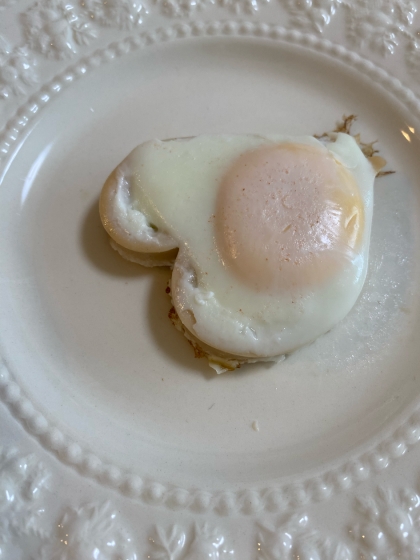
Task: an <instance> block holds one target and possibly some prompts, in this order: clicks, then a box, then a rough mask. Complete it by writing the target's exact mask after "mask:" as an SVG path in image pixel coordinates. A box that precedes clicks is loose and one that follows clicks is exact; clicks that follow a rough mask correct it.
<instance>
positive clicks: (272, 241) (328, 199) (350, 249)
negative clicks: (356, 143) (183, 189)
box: [215, 143, 364, 293]
mask: <svg viewBox="0 0 420 560" xmlns="http://www.w3.org/2000/svg"><path fill="white" fill-rule="evenodd" d="M215 228H216V233H215V237H216V243H217V249H218V252H219V256H220V258H221V260H222V262H223V263H224V265H225V266H226V268H228V269H230V270H231V271H232V272H233V273H234V274H235V275H236V276H237V277H239V278H240V279H241V281H242V282H245V283H246V284H248V285H250V286H251V287H252V288H253V289H255V290H258V291H264V292H271V293H276V292H279V291H280V290H282V291H283V290H285V289H289V290H295V289H299V288H302V287H305V288H306V289H308V288H309V289H311V287H313V288H315V287H317V286H319V285H322V283H324V282H325V281H326V280H327V279H331V278H333V277H334V276H335V275H336V274H337V273H338V272H339V271H340V270H342V269H343V267H345V265H346V264H348V263H349V262H353V261H354V259H355V258H356V257H357V250H358V248H359V247H360V245H361V243H362V238H363V230H364V211H363V202H362V198H361V195H360V192H359V188H358V186H357V184H356V181H355V179H354V178H353V176H352V175H351V174H350V172H349V171H348V170H347V169H346V168H345V167H344V166H343V165H341V164H340V163H339V162H337V161H336V160H335V159H334V157H333V156H332V154H331V153H330V152H328V150H327V149H324V148H322V147H317V146H311V145H304V144H293V143H290V144H281V145H274V146H264V147H261V148H257V149H256V150H252V151H250V152H247V153H244V154H243V155H241V156H240V157H239V158H238V159H237V160H236V161H235V162H234V163H233V165H232V166H231V167H230V169H229V170H228V171H227V173H226V174H225V176H224V177H223V179H222V181H221V184H220V190H219V192H218V198H217V211H216V219H215Z"/></svg>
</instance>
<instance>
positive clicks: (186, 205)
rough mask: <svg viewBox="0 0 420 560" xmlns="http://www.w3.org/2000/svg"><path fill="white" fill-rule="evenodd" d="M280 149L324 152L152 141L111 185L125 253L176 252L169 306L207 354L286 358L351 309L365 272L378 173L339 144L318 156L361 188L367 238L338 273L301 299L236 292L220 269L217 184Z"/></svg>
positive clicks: (341, 137)
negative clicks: (254, 157)
mask: <svg viewBox="0 0 420 560" xmlns="http://www.w3.org/2000/svg"><path fill="white" fill-rule="evenodd" d="M281 143H293V144H306V145H309V146H317V147H319V146H323V144H321V143H320V142H319V141H318V140H316V139H315V138H313V137H311V136H301V137H289V136H282V135H266V136H260V135H238V136H228V135H224V136H198V137H196V138H193V139H189V140H172V141H163V142H162V141H159V140H153V141H150V142H146V143H145V144H142V145H141V146H139V147H137V148H136V149H135V150H134V151H133V152H132V153H131V154H130V155H129V156H128V157H127V158H126V160H124V162H123V163H122V164H121V166H120V168H119V170H117V172H116V175H115V177H114V179H113V181H114V182H115V183H117V182H118V181H120V183H121V182H124V185H126V187H127V188H125V189H122V190H121V194H120V195H119V196H115V192H117V190H118V186H117V185H116V186H115V189H116V191H115V192H114V198H116V200H117V202H116V203H115V204H114V205H113V214H112V216H111V218H112V220H114V223H115V222H116V223H118V224H119V225H120V226H121V228H122V229H124V228H125V230H126V231H127V232H128V233H129V236H131V237H132V239H133V240H134V241H133V244H132V245H131V246H130V247H127V248H128V249H133V247H135V246H137V247H139V248H138V249H134V250H139V251H149V252H159V251H168V250H173V249H174V247H179V253H178V256H177V257H176V260H175V264H174V270H173V275H172V299H173V303H174V306H175V309H176V312H177V314H178V316H179V318H180V319H181V321H182V323H183V324H184V325H185V327H186V328H187V329H188V330H189V331H190V332H191V333H192V334H193V335H194V336H195V337H197V338H198V339H199V340H201V341H203V342H204V343H205V344H207V345H209V346H210V347H212V348H215V349H218V350H220V351H222V352H226V353H230V354H234V355H238V356H243V357H247V358H256V357H261V358H269V357H275V356H280V355H284V354H286V353H289V352H291V351H293V350H294V349H296V348H298V347H300V346H302V345H304V344H307V343H309V342H311V341H313V340H315V339H316V338H317V337H318V336H320V335H321V334H323V333H325V332H327V331H329V330H330V329H331V328H332V327H333V326H334V325H335V324H336V323H337V322H339V321H340V320H341V319H343V318H344V317H345V316H346V315H347V313H348V312H349V311H350V309H351V308H352V307H353V305H354V304H355V302H356V300H357V298H358V296H359V294H360V291H361V289H362V287H363V283H364V281H365V277H366V272H367V264H368V255H369V239H370V231H371V222H372V211H373V183H374V178H375V170H374V169H373V167H372V165H371V164H370V163H369V161H368V160H367V159H366V158H365V156H364V155H363V153H362V152H361V150H360V148H359V146H358V145H357V143H356V141H355V140H354V139H353V138H352V137H351V136H349V135H346V134H338V135H337V138H336V140H335V142H330V143H328V144H326V145H325V148H326V149H327V150H328V152H329V153H330V154H332V156H333V157H334V158H335V160H336V161H337V162H339V163H340V164H341V165H343V166H344V167H345V168H346V169H347V170H349V171H350V173H351V175H352V176H353V178H354V180H355V182H356V184H357V185H358V188H359V191H360V196H361V198H362V201H363V208H364V230H363V234H362V241H361V243H360V245H359V248H358V250H357V251H356V252H355V254H354V255H353V257H352V258H351V259H347V260H346V263H345V266H343V267H342V269H341V271H340V273H339V274H335V275H334V277H332V278H329V279H327V280H326V281H325V282H323V283H322V284H321V285H319V286H316V287H314V286H313V285H312V284H311V283H310V282H308V287H307V288H306V289H305V288H302V289H300V290H299V292H298V293H294V294H291V293H289V292H287V291H286V292H284V293H282V292H279V293H276V294H270V293H265V292H263V291H262V292H261V291H255V290H253V289H252V288H251V287H250V286H249V285H247V284H246V283H245V282H241V281H240V279H238V277H237V276H236V275H234V274H233V273H232V270H230V268H229V266H227V263H226V262H224V260H223V256H222V255H221V253H220V251H219V249H218V246H217V240H216V235H215V215H216V211H217V209H216V199H217V193H218V189H219V186H220V183H221V180H222V178H223V176H224V175H225V173H226V171H227V170H228V168H229V166H230V165H231V164H232V162H234V161H235V160H236V159H237V158H238V157H239V156H240V155H241V154H243V153H244V152H247V151H249V150H252V149H255V148H258V147H261V146H266V145H276V144H281ZM325 148H324V149H325ZM111 190H112V189H111ZM111 235H112V233H111ZM250 235H252V231H250ZM136 240H137V241H138V240H139V243H138V244H137V245H136V242H137V241H136ZM116 241H117V242H119V239H116ZM123 244H124V243H123Z"/></svg>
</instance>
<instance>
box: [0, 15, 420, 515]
mask: <svg viewBox="0 0 420 560" xmlns="http://www.w3.org/2000/svg"><path fill="white" fill-rule="evenodd" d="M212 36H231V37H236V36H238V37H243V36H245V37H247V36H248V37H260V38H265V39H270V40H273V41H285V42H288V43H291V44H296V45H300V46H303V47H307V48H310V49H311V50H312V51H316V52H319V53H323V54H327V55H329V56H331V57H334V58H336V59H338V60H339V61H341V62H343V63H345V64H347V65H348V66H350V67H352V68H354V69H356V70H358V71H359V72H361V73H362V74H364V75H366V76H368V77H369V78H370V79H371V80H373V81H374V82H376V83H377V84H380V85H382V86H384V87H385V88H386V90H387V91H388V92H389V93H391V94H392V95H393V96H394V97H395V98H396V99H398V100H399V101H400V102H401V103H403V104H404V105H405V107H407V108H408V109H409V110H410V111H411V112H412V114H414V115H415V116H417V117H418V118H420V101H419V100H418V99H417V98H416V96H415V95H414V93H413V92H412V91H411V90H409V89H408V88H406V87H404V86H403V84H402V83H401V82H400V81H399V80H398V79H396V78H393V77H392V76H390V75H389V74H388V73H387V72H386V71H385V70H383V69H381V68H379V67H377V66H375V65H374V64H373V63H372V62H370V61H368V60H365V59H363V58H362V57H361V56H359V55H358V54H356V53H354V52H351V51H349V50H347V49H346V48H345V47H343V46H341V45H337V44H334V43H332V42H331V41H328V40H325V39H322V38H320V37H318V36H315V35H307V34H303V33H301V32H299V31H296V30H287V29H284V28H283V27H280V26H276V25H269V24H265V23H254V22H236V21H219V22H199V21H198V22H193V23H189V24H186V23H179V24H175V25H172V26H170V27H167V28H163V29H162V28H160V29H156V30H155V31H150V32H145V33H142V34H140V35H135V36H131V37H128V38H126V39H124V40H122V41H120V42H117V43H111V44H110V45H109V46H108V47H106V48H104V49H101V50H97V51H95V52H94V53H93V54H92V55H90V56H89V57H84V58H82V59H81V60H80V61H79V62H78V63H77V64H75V65H72V66H69V67H68V68H67V69H66V70H64V71H63V72H61V73H60V74H58V75H57V76H56V77H55V78H53V79H52V80H51V81H50V82H48V83H47V84H45V85H44V86H42V87H41V89H40V90H39V91H38V92H37V93H35V94H34V95H32V96H31V97H29V99H28V100H27V102H26V103H25V104H24V105H22V106H21V107H20V108H19V109H18V110H17V112H16V114H15V115H14V116H13V117H12V118H11V119H10V120H9V122H8V123H7V124H6V126H5V128H4V130H3V131H2V132H1V134H0V164H2V163H4V162H5V160H6V158H7V156H8V154H9V153H10V152H11V150H12V148H13V146H14V145H15V144H16V142H17V141H18V139H19V138H20V136H21V135H22V133H23V132H24V131H25V129H26V127H27V126H28V124H29V123H31V121H32V120H33V119H34V118H35V117H36V115H37V114H38V113H39V111H40V110H42V108H43V107H44V106H46V105H48V102H49V101H50V100H51V99H53V98H54V97H55V96H57V95H59V94H60V92H61V91H62V90H64V89H65V88H66V87H68V86H69V85H71V84H72V83H73V82H74V81H76V80H77V79H79V78H81V77H83V76H84V75H86V74H87V73H88V72H91V71H92V70H94V69H95V68H96V67H97V66H99V65H101V64H103V63H107V62H111V61H113V60H114V59H115V58H118V57H120V56H123V55H125V54H127V53H129V52H132V51H134V50H136V49H139V48H142V47H146V46H147V45H153V44H155V43H160V42H165V41H169V40H176V39H181V38H188V37H212ZM0 395H1V398H2V400H3V401H4V402H5V403H6V404H7V405H8V407H9V410H10V411H11V413H12V414H13V415H14V416H15V417H16V418H17V419H19V420H20V421H21V422H22V423H23V425H24V426H25V428H26V429H27V430H28V432H29V433H31V434H32V435H33V436H34V437H36V438H37V439H38V441H40V442H41V443H42V445H43V446H44V447H45V448H46V449H48V450H49V451H51V452H52V453H54V454H55V455H56V456H57V457H58V458H59V459H60V460H61V461H62V462H63V463H66V464H68V465H71V466H73V467H74V468H75V469H77V470H78V471H79V472H80V474H82V475H83V476H87V477H90V478H94V479H96V480H97V481H98V482H100V483H101V484H103V485H105V486H108V487H110V488H114V489H116V490H119V491H120V492H121V493H123V494H126V495H128V496H130V497H131V498H137V499H140V500H142V501H143V502H145V503H147V504H152V505H164V506H166V507H168V508H170V509H174V510H179V509H189V510H191V511H194V512H200V513H204V512H210V511H212V512H214V513H216V514H218V515H223V516H228V515H232V514H237V513H243V514H246V515H250V514H257V513H259V512H261V511H267V512H273V513H274V512H281V511H285V510H287V509H288V508H296V507H299V506H302V505H304V504H308V503H310V502H315V501H321V500H325V499H328V498H329V497H330V496H332V495H333V494H334V493H336V492H340V491H342V490H347V489H348V488H350V487H351V486H353V485H354V484H356V483H358V482H359V481H362V480H365V479H366V478H367V477H368V476H369V474H370V473H371V472H378V471H380V470H382V469H384V468H386V467H387V466H388V464H389V462H390V461H391V460H392V459H395V458H397V457H400V456H401V455H404V453H405V452H406V451H407V449H408V447H409V446H411V445H413V444H414V443H416V442H417V441H418V440H419V439H420V410H418V411H416V412H414V413H413V414H412V415H411V416H410V417H409V418H408V419H407V420H406V421H405V422H404V423H403V425H402V426H401V427H400V428H399V429H397V430H396V431H395V433H393V434H392V435H391V436H389V437H387V438H386V439H385V440H384V441H382V442H381V443H380V444H379V445H377V446H375V447H374V448H373V449H371V450H370V451H369V452H366V453H364V454H363V455H361V456H357V457H354V458H353V459H352V460H350V461H347V462H345V463H343V464H342V465H340V466H339V467H337V468H335V469H332V470H329V471H326V472H325V473H323V474H322V475H319V476H314V477H310V478H307V479H306V480H303V481H302V482H299V483H291V484H288V485H283V486H279V487H276V488H265V489H262V490H243V491H237V492H206V491H201V490H197V489H194V490H189V489H183V488H177V487H174V486H164V485H162V484H160V483H158V482H154V481H149V480H143V479H142V478H140V477H139V476H137V475H136V474H132V473H127V472H123V471H122V470H121V469H120V468H118V467H116V466H114V465H110V464H105V463H103V462H102V461H101V459H99V458H98V457H97V456H95V455H93V454H92V453H90V452H89V451H88V450H85V449H82V448H81V447H80V445H79V444H78V443H76V442H74V441H72V440H71V439H70V438H68V437H67V436H65V435H64V434H63V433H61V432H60V431H59V430H58V429H57V428H55V427H54V426H53V425H51V424H50V423H49V422H48V421H47V420H46V418H45V417H44V416H42V415H41V414H40V413H39V412H38V411H36V410H35V408H34V406H33V405H32V403H31V402H30V401H29V400H28V399H27V398H26V396H25V395H24V394H23V392H22V391H21V389H20V387H19V385H18V384H17V383H16V382H15V381H14V380H13V379H12V377H11V375H10V374H9V372H8V370H7V368H6V366H4V365H3V366H2V368H1V371H0Z"/></svg>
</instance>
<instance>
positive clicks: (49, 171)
mask: <svg viewBox="0 0 420 560" xmlns="http://www.w3.org/2000/svg"><path fill="white" fill-rule="evenodd" d="M345 113H346V114H349V113H356V114H357V115H358V124H357V126H356V129H357V131H361V132H362V135H363V137H364V138H366V139H367V140H371V139H376V138H378V140H379V147H380V148H381V154H383V155H384V157H385V158H386V159H387V160H388V162H389V163H388V166H389V167H390V168H393V169H394V170H396V171H397V173H396V174H395V175H392V176H389V177H387V178H384V179H381V180H378V181H377V182H376V187H375V210H374V222H373V233H372V244H371V260H370V269H369V276H368V280H367V283H366V286H365V288H364V291H363V294H362V296H361V298H360V299H359V301H358V303H357V305H356V306H355V308H354V309H353V311H352V312H351V313H350V314H349V316H348V317H347V318H346V319H345V320H344V321H343V322H342V323H340V324H339V325H337V327H336V328H334V329H333V330H332V331H331V332H330V333H328V334H327V335H325V336H323V337H321V338H320V339H319V340H318V341H317V342H316V343H314V344H313V345H311V346H309V347H307V348H305V349H302V350H300V351H298V352H296V353H295V354H294V355H293V356H291V357H290V358H288V359H287V360H286V361H285V362H283V363H280V364H277V365H275V366H271V367H269V366H266V365H261V364H260V365H255V366H247V367H244V368H242V369H241V370H240V371H238V372H235V373H233V374H229V375H223V376H218V377H216V376H214V375H212V370H210V369H209V368H208V367H207V365H206V363H205V361H203V360H196V359H194V357H193V355H192V351H191V348H190V347H189V345H188V343H187V342H186V340H185V339H184V338H183V336H182V335H181V334H180V333H178V332H177V331H175V330H174V328H173V327H172V325H171V324H170V321H169V319H168V318H167V313H168V311H169V308H170V300H169V298H168V297H167V295H166V294H165V288H166V283H167V280H168V278H169V274H170V273H169V271H167V270H148V269H143V268H142V267H140V266H137V265H134V264H131V263H127V262H125V261H123V260H122V259H121V258H120V257H119V256H118V255H117V254H116V253H115V252H114V251H112V249H111V248H110V247H109V245H108V242H107V239H106V235H105V233H104V231H103V229H102V226H101V224H100V221H99V216H98V212H97V201H98V196H99V193H100V189H101V187H102V184H103V182H104V181H105V179H106V177H107V175H108V174H109V173H110V172H111V171H112V169H113V168H114V167H115V166H116V165H117V164H118V163H119V162H120V161H121V160H122V159H123V158H124V157H125V156H126V155H127V154H128V153H129V152H130V151H131V150H132V148H134V147H135V146H136V145H137V144H139V143H141V142H143V141H145V140H147V139H150V138H171V137H177V136H191V135H197V134H201V133H214V134H216V133H246V132H257V133H274V132H276V133H284V134H296V135H302V134H314V133H320V132H323V131H324V130H326V129H328V128H332V127H333V126H334V124H335V121H336V120H337V119H339V118H340V117H341V116H342V115H343V114H345ZM35 124H36V125H34V126H33V127H32V129H31V131H30V133H29V134H28V135H27V136H26V138H25V139H24V141H23V142H22V144H21V145H20V147H19V149H18V150H17V151H16V153H15V154H13V160H12V161H11V163H10V166H9V167H8V170H7V172H6V173H5V174H4V176H3V180H2V184H1V189H0V202H1V204H0V213H1V220H0V228H1V234H2V235H1V236H0V238H1V241H0V243H1V249H0V250H1V257H2V269H1V278H2V284H3V290H2V292H1V295H0V300H1V306H2V310H3V312H2V316H1V319H0V329H1V330H0V345H1V351H2V353H3V355H4V357H5V359H6V360H7V363H8V364H9V365H10V369H11V371H12V373H13V374H14V375H15V377H16V378H17V380H18V382H19V383H20V384H21V386H22V387H23V389H24V390H25V391H26V393H27V395H28V396H29V398H31V400H32V401H33V402H34V404H35V405H36V406H37V407H38V408H39V409H40V410H41V411H42V412H43V413H44V414H45V415H46V416H47V417H48V418H49V419H51V421H52V422H54V423H55V424H56V425H57V426H58V427H59V428H60V429H62V430H63V432H64V433H66V434H68V435H69V436H71V437H72V438H74V439H75V440H76V441H78V442H79V443H80V444H81V445H82V446H83V447H85V448H87V449H89V450H91V451H93V452H94V453H96V454H98V455H99V456H100V457H101V458H103V459H104V460H106V461H108V462H112V463H115V464H117V465H119V466H121V467H123V468H125V469H129V470H132V471H134V472H137V473H138V474H140V475H141V476H150V477H153V478H157V479H159V480H160V481H162V482H174V483H176V484H180V485H186V486H191V485H196V486H200V487H217V488H222V487H232V486H236V485H238V486H243V485H247V484H260V483H261V484H264V485H265V484H267V483H268V482H269V481H274V480H276V479H278V478H279V477H286V476H290V475H293V474H296V473H303V472H306V471H308V470H310V469H314V468H318V467H321V466H322V465H325V464H326V463H327V462H329V461H334V460H338V459H340V458H342V457H343V456H344V455H346V454H349V453H351V452H352V451H353V450H354V449H356V448H357V447H358V446H359V445H361V444H364V443H366V442H367V441H369V440H373V439H375V438H376V437H378V436H379V434H380V432H381V430H382V429H384V428H386V427H388V426H390V424H391V423H392V422H394V420H396V419H397V418H398V416H399V415H400V414H401V413H403V412H404V411H405V410H406V409H408V408H409V407H411V406H412V405H413V403H414V402H415V401H416V400H417V399H418V397H419V394H420V385H419V384H420V379H419V378H418V374H417V367H416V364H417V363H418V359H419V349H420V344H419V340H418V335H417V334H416V332H420V331H419V330H418V329H417V328H416V327H417V324H418V319H419V315H418V291H417V288H415V286H416V281H417V275H418V271H417V269H416V262H417V261H418V254H419V244H418V233H419V218H418V216H419V214H418V210H419V192H418V189H417V185H416V179H415V178H416V177H418V176H420V169H419V163H418V157H417V153H418V149H419V145H418V140H417V137H416V135H415V134H413V135H412V137H411V142H410V143H408V142H407V141H406V140H405V139H404V137H403V136H402V135H401V132H400V131H401V130H404V131H406V130H408V129H407V126H408V125H409V126H411V127H413V126H414V128H415V127H416V123H414V122H413V121H412V120H410V117H409V116H408V114H406V113H405V112H404V110H403V109H402V108H401V106H400V105H399V104H398V103H397V102H396V101H394V100H393V99H392V98H391V97H390V96H388V95H387V94H386V92H384V91H383V90H381V89H380V88H379V87H376V86H375V85H374V84H372V83H371V82H369V80H367V79H365V78H364V77H363V76H361V75H359V74H357V73H356V72H354V71H353V70H351V69H348V68H346V67H345V66H343V65H341V64H339V63H337V62H335V61H333V60H332V59H328V58H326V57H322V56H320V55H316V54H314V53H311V52H309V51H304V50H301V49H298V48H292V47H288V46H287V45H284V44H276V43H272V42H268V41H264V40H251V39H247V40H235V39H223V40H220V39H217V40H216V39H200V40H199V39H195V40H183V41H181V42H179V43H173V44H165V45H161V46H159V45H157V46H153V47H148V48H147V49H145V50H144V51H140V52H136V53H132V54H130V55H127V56H126V57H124V58H122V59H120V60H118V62H116V63H114V64H111V65H106V66H103V67H100V68H98V69H96V70H95V71H94V72H92V73H91V74H90V75H88V76H86V77H85V78H83V79H82V80H80V81H79V82H77V83H76V84H74V85H73V86H72V87H71V88H70V89H68V91H64V92H63V93H62V94H61V95H60V96H58V97H57V98H56V99H55V100H54V101H52V102H51V103H50V104H49V106H47V107H46V108H45V109H44V110H43V111H42V113H41V114H40V115H39V117H38V118H37V120H36V123H35ZM186 219H187V218H186ZM254 421H258V424H259V428H260V430H259V432H256V431H255V430H253V429H252V424H253V422H254Z"/></svg>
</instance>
